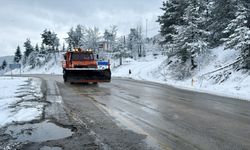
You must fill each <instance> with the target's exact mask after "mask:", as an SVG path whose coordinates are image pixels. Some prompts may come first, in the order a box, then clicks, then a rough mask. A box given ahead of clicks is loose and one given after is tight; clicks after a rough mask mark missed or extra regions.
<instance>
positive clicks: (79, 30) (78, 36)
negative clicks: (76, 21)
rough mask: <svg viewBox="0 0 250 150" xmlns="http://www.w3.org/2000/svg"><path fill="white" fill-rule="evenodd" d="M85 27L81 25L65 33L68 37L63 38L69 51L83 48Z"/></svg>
mask: <svg viewBox="0 0 250 150" xmlns="http://www.w3.org/2000/svg"><path fill="white" fill-rule="evenodd" d="M85 30H86V29H85V27H84V26H81V25H77V26H76V29H75V30H74V28H73V27H72V28H71V29H70V31H69V32H68V33H67V34H68V37H67V38H65V41H66V42H67V43H68V47H69V49H70V50H72V49H73V48H80V47H83V46H84V43H85V39H84V35H85Z"/></svg>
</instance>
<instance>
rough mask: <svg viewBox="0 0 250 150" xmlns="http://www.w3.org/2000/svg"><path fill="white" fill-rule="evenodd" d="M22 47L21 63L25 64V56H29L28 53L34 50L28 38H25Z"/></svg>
mask: <svg viewBox="0 0 250 150" xmlns="http://www.w3.org/2000/svg"><path fill="white" fill-rule="evenodd" d="M24 48H25V51H24V58H23V64H26V63H27V58H28V57H29V55H30V53H31V52H33V51H34V49H33V47H32V45H31V41H30V39H26V41H25V42H24Z"/></svg>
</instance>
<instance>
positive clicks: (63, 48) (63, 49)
mask: <svg viewBox="0 0 250 150" xmlns="http://www.w3.org/2000/svg"><path fill="white" fill-rule="evenodd" d="M62 51H63V52H65V51H66V48H65V44H64V43H63V47H62Z"/></svg>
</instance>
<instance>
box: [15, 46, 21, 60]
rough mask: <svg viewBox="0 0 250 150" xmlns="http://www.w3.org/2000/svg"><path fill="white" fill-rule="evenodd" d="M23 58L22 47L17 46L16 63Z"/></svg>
mask: <svg viewBox="0 0 250 150" xmlns="http://www.w3.org/2000/svg"><path fill="white" fill-rule="evenodd" d="M21 59H22V53H21V49H20V46H17V49H16V52H15V56H14V62H15V63H19V61H20V60H21Z"/></svg>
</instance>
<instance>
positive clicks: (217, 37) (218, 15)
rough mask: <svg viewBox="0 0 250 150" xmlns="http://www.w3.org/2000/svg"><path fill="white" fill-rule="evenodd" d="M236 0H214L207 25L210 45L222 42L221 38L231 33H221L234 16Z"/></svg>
mask: <svg viewBox="0 0 250 150" xmlns="http://www.w3.org/2000/svg"><path fill="white" fill-rule="evenodd" d="M236 1H237V0H214V2H213V9H212V21H211V22H212V24H211V25H209V28H210V31H212V32H211V33H212V34H211V36H210V37H211V38H210V45H212V46H213V47H216V46H219V45H220V44H222V43H223V41H222V40H221V39H223V38H226V37H228V36H229V35H230V34H231V33H229V32H228V33H223V30H224V29H225V28H226V27H227V26H228V24H229V23H230V21H231V20H233V19H234V18H235V15H234V14H235V11H236V4H235V3H236ZM239 1H241V0H239Z"/></svg>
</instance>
